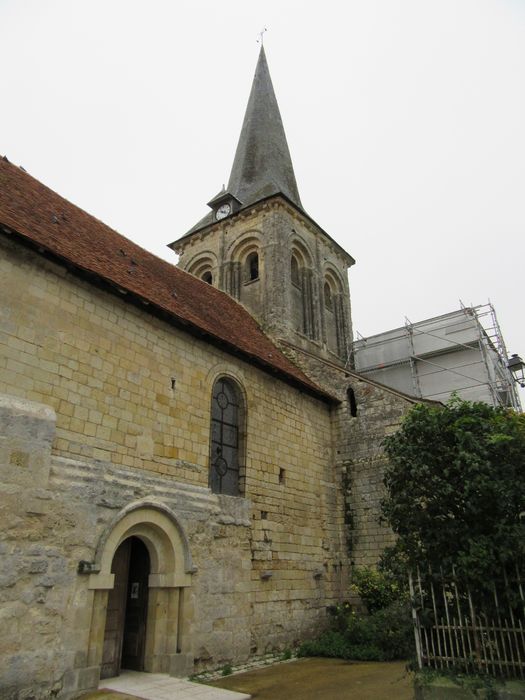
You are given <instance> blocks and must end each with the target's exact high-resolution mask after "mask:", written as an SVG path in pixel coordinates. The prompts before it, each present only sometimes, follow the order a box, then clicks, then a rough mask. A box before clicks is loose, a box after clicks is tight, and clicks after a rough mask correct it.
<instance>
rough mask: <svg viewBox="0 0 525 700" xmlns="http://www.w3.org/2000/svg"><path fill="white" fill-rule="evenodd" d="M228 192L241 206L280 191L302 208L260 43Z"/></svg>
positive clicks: (277, 106) (264, 55)
mask: <svg viewBox="0 0 525 700" xmlns="http://www.w3.org/2000/svg"><path fill="white" fill-rule="evenodd" d="M228 191H229V192H230V193H231V194H233V195H235V196H236V197H237V199H239V200H240V201H241V202H242V203H243V205H244V206H246V205H248V204H253V203H254V202H257V201H259V200H260V199H263V198H264V197H268V196H270V195H272V194H278V193H282V194H284V195H286V196H287V197H288V199H290V200H291V201H292V202H293V203H294V204H295V205H296V206H298V207H300V208H302V204H301V199H300V197H299V191H298V189H297V183H296V181H295V173H294V170H293V165H292V159H291V157H290V151H289V149H288V143H287V141H286V135H285V133H284V127H283V122H282V119H281V114H280V112H279V105H278V104H277V98H276V97H275V92H274V89H273V85H272V79H271V77H270V71H269V70H268V63H267V61H266V54H265V52H264V47H263V46H261V51H260V53H259V60H258V62H257V67H256V69H255V76H254V79H253V84H252V90H251V93H250V97H249V99H248V106H247V107H246V113H245V115H244V122H243V125H242V130H241V136H240V138H239V143H238V145H237V151H236V153H235V159H234V161H233V167H232V171H231V174H230V180H229V182H228Z"/></svg>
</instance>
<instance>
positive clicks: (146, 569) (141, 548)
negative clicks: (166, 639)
mask: <svg viewBox="0 0 525 700" xmlns="http://www.w3.org/2000/svg"><path fill="white" fill-rule="evenodd" d="M111 573H112V574H114V575H115V583H114V587H113V589H112V590H111V591H110V592H109V595H108V608H107V613H106V627H105V631H104V648H103V655H102V667H101V669H100V676H101V678H112V677H113V676H118V675H119V673H120V669H121V668H129V669H133V670H135V671H142V670H144V651H145V647H146V625H147V614H148V578H149V574H150V558H149V553H148V550H147V548H146V546H145V544H144V543H143V542H142V540H140V539H139V538H138V537H128V539H126V540H124V542H122V544H121V545H120V546H119V547H118V549H117V551H116V552H115V555H114V557H113V562H112V564H111Z"/></svg>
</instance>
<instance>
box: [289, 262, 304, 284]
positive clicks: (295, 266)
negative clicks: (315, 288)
mask: <svg viewBox="0 0 525 700" xmlns="http://www.w3.org/2000/svg"><path fill="white" fill-rule="evenodd" d="M290 274H291V278H292V284H295V286H296V287H300V286H301V278H300V275H299V262H298V260H297V258H296V257H295V255H292V258H291V260H290Z"/></svg>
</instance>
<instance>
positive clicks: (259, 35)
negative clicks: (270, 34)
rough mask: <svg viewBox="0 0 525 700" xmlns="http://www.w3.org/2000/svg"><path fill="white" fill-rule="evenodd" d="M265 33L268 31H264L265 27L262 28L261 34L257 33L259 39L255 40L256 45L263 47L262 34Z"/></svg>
mask: <svg viewBox="0 0 525 700" xmlns="http://www.w3.org/2000/svg"><path fill="white" fill-rule="evenodd" d="M267 31H268V30H267V29H266V27H264V29H263V30H262V31H261V32H259V34H258V35H257V36H258V37H259V38H258V39H257V43H258V44H260V45H261V46H263V45H264V32H267Z"/></svg>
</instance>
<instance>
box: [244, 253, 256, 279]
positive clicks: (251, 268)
mask: <svg viewBox="0 0 525 700" xmlns="http://www.w3.org/2000/svg"><path fill="white" fill-rule="evenodd" d="M244 279H245V281H246V282H253V281H254V280H258V279H259V254H258V253H257V252H256V251H253V253H250V254H249V255H248V257H247V258H246V263H245V274H244Z"/></svg>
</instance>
